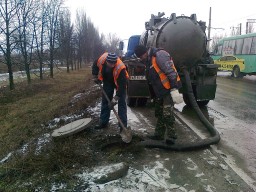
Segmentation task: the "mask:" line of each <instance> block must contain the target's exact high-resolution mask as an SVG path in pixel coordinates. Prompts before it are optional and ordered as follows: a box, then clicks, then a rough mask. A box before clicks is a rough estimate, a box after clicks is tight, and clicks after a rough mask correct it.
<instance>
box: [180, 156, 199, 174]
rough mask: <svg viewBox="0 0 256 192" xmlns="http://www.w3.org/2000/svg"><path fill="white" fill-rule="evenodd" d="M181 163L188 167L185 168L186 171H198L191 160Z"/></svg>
mask: <svg viewBox="0 0 256 192" xmlns="http://www.w3.org/2000/svg"><path fill="white" fill-rule="evenodd" d="M183 161H184V162H185V163H186V165H189V166H188V167H187V169H188V170H191V171H195V170H197V169H198V166H197V165H196V163H195V162H194V161H193V160H192V159H191V158H187V160H183Z"/></svg>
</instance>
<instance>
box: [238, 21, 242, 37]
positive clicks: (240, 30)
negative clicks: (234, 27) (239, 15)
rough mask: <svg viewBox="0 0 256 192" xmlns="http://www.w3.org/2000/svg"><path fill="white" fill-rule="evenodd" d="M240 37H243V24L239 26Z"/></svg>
mask: <svg viewBox="0 0 256 192" xmlns="http://www.w3.org/2000/svg"><path fill="white" fill-rule="evenodd" d="M239 35H242V23H240V24H239Z"/></svg>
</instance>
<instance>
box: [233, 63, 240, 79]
mask: <svg viewBox="0 0 256 192" xmlns="http://www.w3.org/2000/svg"><path fill="white" fill-rule="evenodd" d="M232 76H233V77H235V78H239V77H241V73H240V68H239V67H238V66H235V67H234V68H233V71H232Z"/></svg>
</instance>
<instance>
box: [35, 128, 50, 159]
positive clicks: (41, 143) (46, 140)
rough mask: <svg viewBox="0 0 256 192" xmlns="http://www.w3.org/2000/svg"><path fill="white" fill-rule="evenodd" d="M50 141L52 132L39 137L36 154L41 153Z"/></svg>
mask: <svg viewBox="0 0 256 192" xmlns="http://www.w3.org/2000/svg"><path fill="white" fill-rule="evenodd" d="M49 142H50V134H49V133H46V134H44V135H43V136H42V137H39V138H38V139H37V147H36V151H35V154H36V155H38V154H40V152H41V150H42V148H43V147H44V146H45V145H46V144H47V143H49Z"/></svg>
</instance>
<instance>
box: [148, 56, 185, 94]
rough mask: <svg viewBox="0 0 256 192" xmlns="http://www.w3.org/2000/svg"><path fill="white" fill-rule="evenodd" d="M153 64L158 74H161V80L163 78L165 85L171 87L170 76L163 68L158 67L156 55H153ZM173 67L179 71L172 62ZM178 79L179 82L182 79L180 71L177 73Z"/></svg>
mask: <svg viewBox="0 0 256 192" xmlns="http://www.w3.org/2000/svg"><path fill="white" fill-rule="evenodd" d="M152 65H153V67H154V69H155V70H156V72H157V74H158V75H159V77H160V80H161V82H162V84H163V86H164V87H165V88H166V89H171V84H170V81H169V79H168V77H167V76H166V75H165V74H164V72H162V71H161V69H160V68H159V67H158V65H157V63H156V57H155V56H153V57H152ZM171 67H172V68H173V70H174V71H175V72H176V73H177V70H176V68H175V66H174V64H173V63H172V64H171ZM176 80H177V82H179V81H180V76H179V74H178V73H177V79H176Z"/></svg>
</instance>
